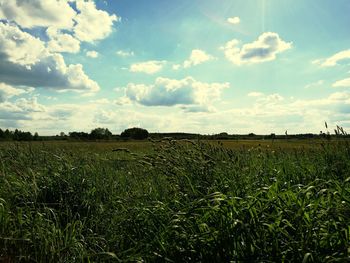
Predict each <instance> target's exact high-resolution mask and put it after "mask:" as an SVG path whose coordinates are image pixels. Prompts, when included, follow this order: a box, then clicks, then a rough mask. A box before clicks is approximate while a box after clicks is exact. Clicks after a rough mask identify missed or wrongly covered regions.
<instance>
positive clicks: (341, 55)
mask: <svg viewBox="0 0 350 263" xmlns="http://www.w3.org/2000/svg"><path fill="white" fill-rule="evenodd" d="M347 59H349V60H350V49H348V50H344V51H341V52H338V53H336V54H335V55H333V56H331V57H329V58H327V59H326V60H324V62H323V63H322V64H321V66H322V67H334V66H336V65H337V64H338V63H339V62H341V61H344V60H347ZM316 61H318V62H321V61H322V60H316Z"/></svg>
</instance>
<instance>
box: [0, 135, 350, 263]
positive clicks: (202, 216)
mask: <svg viewBox="0 0 350 263" xmlns="http://www.w3.org/2000/svg"><path fill="white" fill-rule="evenodd" d="M222 143H223V146H222V145H221V143H217V142H216V143H214V144H212V143H200V142H199V143H197V142H196V143H193V142H186V141H164V142H155V143H151V142H125V143H67V142H60V143H32V144H26V143H20V144H15V143H3V144H0V262H1V261H3V262H230V261H231V262H347V261H349V260H350V257H349V254H350V146H349V145H348V142H347V141H337V142H323V143H322V144H320V143H316V144H315V146H308V147H303V146H300V145H298V147H297V146H295V144H293V142H290V143H291V144H286V145H285V147H282V146H283V145H279V146H277V147H276V144H277V143H278V142H274V145H271V146H270V145H269V147H267V144H268V143H269V142H266V143H265V142H263V143H262V142H259V143H256V144H252V145H248V146H245V145H243V144H241V145H239V144H238V147H236V146H237V145H236V143H237V142H222ZM230 143H231V144H234V145H235V146H232V145H231V146H229V145H230ZM270 143H271V142H270ZM295 143H297V142H295ZM259 144H260V146H259ZM288 145H289V146H288ZM290 145H294V146H290ZM116 148H129V149H130V150H131V152H130V153H129V152H125V151H115V152H113V151H112V150H113V149H116Z"/></svg>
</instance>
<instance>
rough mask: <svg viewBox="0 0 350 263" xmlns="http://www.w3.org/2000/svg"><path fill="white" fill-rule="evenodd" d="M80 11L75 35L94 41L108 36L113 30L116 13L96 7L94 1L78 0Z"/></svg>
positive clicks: (87, 40) (77, 5) (83, 39)
mask: <svg viewBox="0 0 350 263" xmlns="http://www.w3.org/2000/svg"><path fill="white" fill-rule="evenodd" d="M76 7H77V9H78V10H79V13H78V14H77V16H76V17H75V21H76V23H77V24H76V25H75V27H74V35H75V37H76V38H78V39H79V40H81V41H86V42H93V41H96V40H101V39H104V38H106V37H107V36H108V35H109V34H110V33H111V32H112V26H113V22H114V21H117V16H116V15H109V14H108V13H107V12H106V11H103V10H98V9H96V5H95V3H94V2H93V1H85V0H76Z"/></svg>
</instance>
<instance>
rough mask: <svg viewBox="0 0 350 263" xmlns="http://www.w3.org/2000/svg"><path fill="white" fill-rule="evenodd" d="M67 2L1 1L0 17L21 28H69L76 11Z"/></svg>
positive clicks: (57, 0) (64, 0)
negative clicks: (13, 22)
mask: <svg viewBox="0 0 350 263" xmlns="http://www.w3.org/2000/svg"><path fill="white" fill-rule="evenodd" d="M68 2H69V1H68ZM68 2H67V1H66V0H30V1H18V0H6V1H1V2H0V19H7V20H10V21H15V22H16V23H17V24H19V25H21V27H23V28H33V27H36V26H40V27H49V26H55V27H57V28H64V29H69V28H72V27H73V25H74V21H73V19H74V18H75V16H76V12H75V11H74V9H73V8H72V7H71V6H70V5H69V3H68Z"/></svg>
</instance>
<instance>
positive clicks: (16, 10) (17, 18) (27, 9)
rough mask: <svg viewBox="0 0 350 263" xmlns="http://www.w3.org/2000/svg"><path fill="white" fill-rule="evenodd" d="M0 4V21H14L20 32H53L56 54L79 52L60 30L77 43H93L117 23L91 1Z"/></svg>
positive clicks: (33, 0)
mask: <svg viewBox="0 0 350 263" xmlns="http://www.w3.org/2000/svg"><path fill="white" fill-rule="evenodd" d="M0 3H1V4H0V19H4V20H8V21H14V22H16V23H17V24H18V25H20V26H21V27H22V28H34V27H52V28H56V29H57V30H58V33H56V34H55V37H54V38H52V39H51V41H52V42H51V43H50V44H49V45H50V46H51V47H50V48H51V51H55V52H73V53H74V52H77V50H79V49H78V42H77V40H76V39H74V38H73V37H72V35H71V34H66V33H65V34H62V33H60V32H59V30H61V29H64V30H66V31H68V32H69V33H72V34H74V36H75V38H77V39H78V40H80V41H86V42H94V41H96V40H101V39H104V38H106V37H107V36H108V35H109V34H110V33H111V32H112V26H113V23H114V22H115V21H117V20H118V18H117V16H116V15H114V14H113V15H109V14H108V13H107V12H106V11H103V10H99V9H97V8H96V4H95V2H94V1H92V0H69V1H67V0H30V1H28V0H26V1H18V0H6V1H1V2H0ZM73 5H74V6H75V8H76V9H74V8H73V7H72V6H73ZM76 10H77V11H76ZM61 50H62V51H61Z"/></svg>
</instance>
